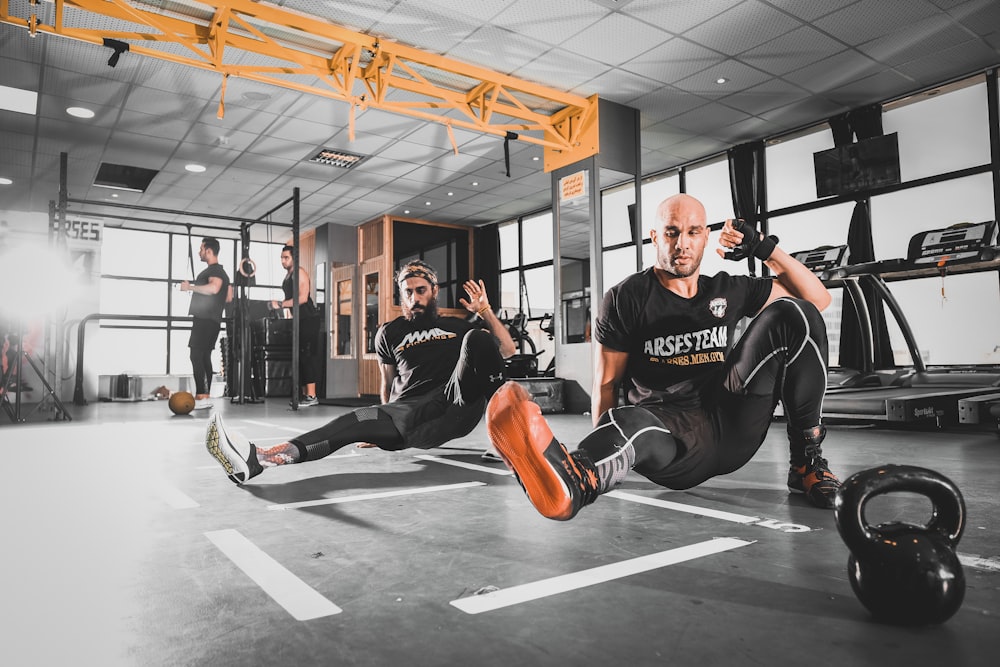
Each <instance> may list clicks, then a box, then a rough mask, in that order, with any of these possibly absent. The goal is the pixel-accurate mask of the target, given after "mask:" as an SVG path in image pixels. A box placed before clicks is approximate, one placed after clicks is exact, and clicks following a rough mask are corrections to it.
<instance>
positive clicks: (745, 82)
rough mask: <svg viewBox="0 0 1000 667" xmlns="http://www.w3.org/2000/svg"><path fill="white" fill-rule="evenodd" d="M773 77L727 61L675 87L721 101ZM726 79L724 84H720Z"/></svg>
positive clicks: (745, 65)
mask: <svg viewBox="0 0 1000 667" xmlns="http://www.w3.org/2000/svg"><path fill="white" fill-rule="evenodd" d="M771 78H772V76H771V75H770V74H767V73H765V72H761V71H760V70H758V69H754V68H753V67H750V66H749V65H747V64H745V63H741V62H740V61H738V60H726V61H723V62H721V63H718V64H717V65H713V66H712V67H709V68H708V69H706V70H703V71H701V72H698V73H697V74H694V75H692V76H689V77H688V78H686V79H683V80H681V81H678V82H677V83H676V84H674V86H675V87H676V88H678V89H680V90H683V91H684V92H688V93H693V94H695V95H699V96H701V97H704V98H706V99H710V100H711V99H719V98H721V97H725V96H726V95H731V94H733V93H734V92H738V91H740V90H744V89H746V88H751V87H753V86H758V85H760V84H762V83H764V82H765V81H767V80H769V79H771ZM719 79H725V82H724V83H718V80H719Z"/></svg>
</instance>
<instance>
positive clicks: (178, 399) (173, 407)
mask: <svg viewBox="0 0 1000 667" xmlns="http://www.w3.org/2000/svg"><path fill="white" fill-rule="evenodd" d="M167 405H168V406H169V407H170V411H171V412H173V413H174V414H175V415H186V414H188V413H189V412H191V411H192V410H194V396H192V395H191V394H190V392H186V391H175V392H174V393H172V394H170V399H169V400H168V401H167Z"/></svg>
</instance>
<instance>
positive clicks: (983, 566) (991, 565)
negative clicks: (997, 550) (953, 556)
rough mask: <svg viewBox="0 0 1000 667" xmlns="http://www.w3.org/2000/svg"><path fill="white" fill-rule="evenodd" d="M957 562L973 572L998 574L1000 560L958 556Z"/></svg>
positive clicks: (969, 555)
mask: <svg viewBox="0 0 1000 667" xmlns="http://www.w3.org/2000/svg"><path fill="white" fill-rule="evenodd" d="M958 562H959V563H961V564H962V565H964V566H966V567H971V568H972V569H974V570H988V571H990V572H1000V558H982V557H980V556H973V555H971V554H958Z"/></svg>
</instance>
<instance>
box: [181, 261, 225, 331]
mask: <svg viewBox="0 0 1000 667" xmlns="http://www.w3.org/2000/svg"><path fill="white" fill-rule="evenodd" d="M210 278H218V279H220V280H221V281H222V288H221V289H220V290H219V291H218V293H216V294H198V293H197V292H192V293H191V306H190V307H189V308H188V314H189V315H191V316H192V317H198V318H201V319H205V320H212V321H213V322H221V321H222V311H223V310H225V308H226V294H227V292H228V291H229V276H228V275H227V274H226V270H225V269H223V268H222V265H221V264H218V263H216V264H209V265H208V266H207V267H205V269H204V270H203V271H202V272H201V273H199V274H198V277H197V278H195V280H194V284H195V285H207V284H208V281H209V279H210Z"/></svg>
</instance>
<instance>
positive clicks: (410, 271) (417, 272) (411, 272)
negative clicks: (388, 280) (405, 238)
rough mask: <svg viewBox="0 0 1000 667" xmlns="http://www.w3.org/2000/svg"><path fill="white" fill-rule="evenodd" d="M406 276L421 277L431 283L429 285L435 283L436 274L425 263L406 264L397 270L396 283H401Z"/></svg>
mask: <svg viewBox="0 0 1000 667" xmlns="http://www.w3.org/2000/svg"><path fill="white" fill-rule="evenodd" d="M407 278H423V279H424V280H426V281H427V282H429V283H430V284H431V286H434V285H437V275H436V274H435V273H434V270H433V269H431V267H429V266H427V265H426V264H422V263H421V264H417V263H415V262H414V263H412V264H407V265H406V266H404V267H403V268H401V269H400V270H399V274H398V277H397V278H396V282H397V283H401V282H403V281H404V280H406V279H407Z"/></svg>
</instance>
